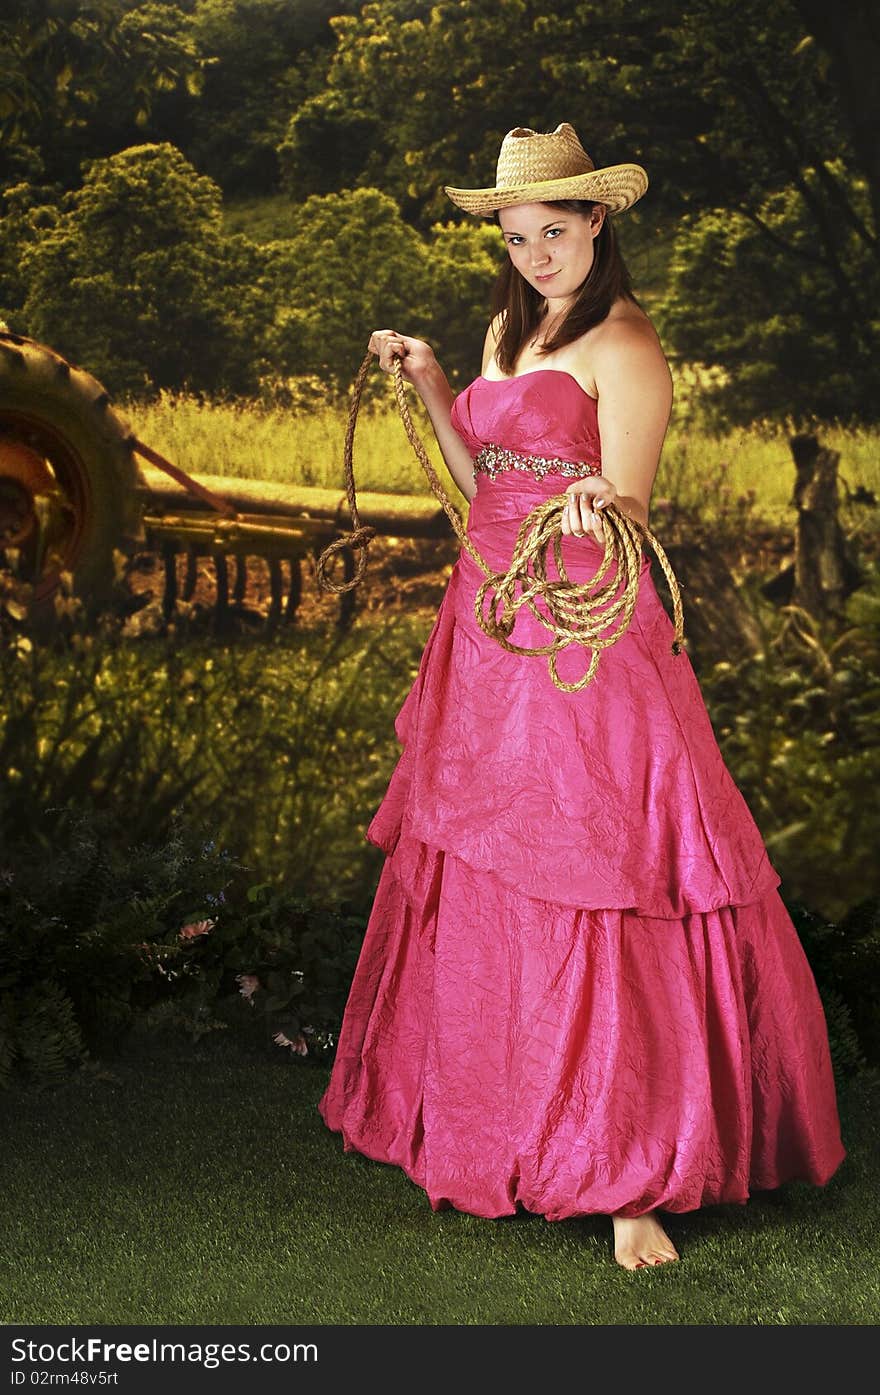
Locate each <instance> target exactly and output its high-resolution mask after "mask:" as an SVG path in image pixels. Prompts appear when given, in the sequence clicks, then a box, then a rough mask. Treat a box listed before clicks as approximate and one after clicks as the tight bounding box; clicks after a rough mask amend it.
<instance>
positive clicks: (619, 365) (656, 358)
mask: <svg viewBox="0 0 880 1395" xmlns="http://www.w3.org/2000/svg"><path fill="white" fill-rule="evenodd" d="M583 353H584V357H585V359H587V358H588V359H589V366H590V372H591V374H592V376H593V377H594V378H595V380H596V384H597V387H598V388H599V390H600V391H601V379H602V378H603V377H606V378H607V376H608V375H609V374H618V373H621V372H624V373H625V372H627V371H632V372H638V373H640V374H643V373H644V374H651V375H656V376H657V377H658V378H664V379H666V378H669V377H670V373H669V364H668V363H667V361H666V355H665V354H664V352H663V346H662V344H661V343H660V336H659V335H658V333H657V331H656V329H655V328H654V325H653V323H652V321H651V318H650V316H649V315H647V314H646V313H645V311H644V310H643V309H642V308H641V306H640V305H637V304H636V303H635V302H634V301H629V300H626V299H624V298H621V299H620V300H618V301H616V302H615V304H614V305H613V306H612V307H611V309H610V311H609V312H608V314H607V315H606V317H605V319H604V320H603V321H602V322H601V324H598V325H596V326H594V328H593V329H591V330H590V331H589V332H588V334H587V335H585V336H584V340H583Z"/></svg>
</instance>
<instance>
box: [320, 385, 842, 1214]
mask: <svg viewBox="0 0 880 1395" xmlns="http://www.w3.org/2000/svg"><path fill="white" fill-rule="evenodd" d="M452 419H453V423H454V425H455V427H456V429H457V430H458V432H459V433H460V435H461V436H462V437H463V439H464V440H465V441H466V442H467V444H468V446H469V447H470V449H471V451H472V453H473V454H476V452H477V451H478V450H479V449H480V447H481V446H482V445H485V444H487V443H489V442H494V443H496V444H500V445H504V446H508V447H510V448H512V449H514V450H517V451H522V452H525V453H528V454H536V455H545V456H556V457H559V458H561V459H564V460H568V461H578V462H591V463H595V464H598V463H599V461H600V442H599V433H598V422H597V413H596V404H595V401H594V399H593V398H591V397H589V396H588V395H587V394H586V393H585V392H584V391H583V389H582V388H581V387H580V385H579V384H578V383H577V381H576V380H575V379H574V378H572V377H571V376H570V375H568V374H566V373H562V372H560V371H559V370H553V369H540V370H537V371H534V372H530V373H528V374H525V375H521V376H520V377H517V378H512V379H503V380H489V379H486V378H478V379H476V380H475V381H474V382H473V383H471V384H470V386H469V387H468V388H466V389H465V391H464V392H462V393H461V394H460V395H459V396H458V397H457V398H456V400H455V403H454V405H453V413H452ZM584 473H585V474H586V473H588V472H587V471H586V470H585V471H584ZM569 483H570V477H568V476H565V475H562V474H560V473H558V472H556V473H552V474H548V475H546V476H545V477H544V478H543V479H540V478H538V477H537V476H536V474H534V473H531V474H530V473H526V472H524V471H522V470H519V469H508V470H506V471H504V472H502V473H499V474H497V475H496V476H495V478H494V479H493V478H490V477H489V476H488V475H485V474H482V473H481V474H480V475H479V476H478V490H477V494H476V497H475V498H474V500H473V502H472V504H471V508H470V516H469V519H468V531H469V535H470V537H471V538H472V540H473V542H474V543H475V545H476V547H477V549H478V551H479V552H480V553H481V554H482V555H483V557H484V558H485V559H486V561H487V562H488V563H489V564H490V565H491V566H493V567H495V568H497V569H498V570H501V571H504V570H505V569H506V567H507V566H508V565H509V562H510V557H511V554H512V550H513V544H514V541H515V538H516V534H517V530H518V527H519V524H520V523H521V521H522V519H523V517H524V516H525V515H526V514H527V513H528V512H529V511H530V509H532V508H533V507H534V505H535V504H536V503H538V502H539V501H541V500H543V499H547V498H549V497H551V496H553V495H556V494H560V493H562V492H563V491H564V490H565V487H566V485H567V484H569ZM601 556H602V549H601V548H600V547H599V545H598V543H596V542H595V540H593V539H592V538H566V539H565V540H564V542H563V557H564V560H565V564H566V568H567V570H568V573H569V576H570V577H572V579H577V580H583V579H587V578H589V577H590V576H592V575H593V574H594V573H595V571H596V568H597V566H598V564H599V561H600V560H601ZM651 565H652V564H651V559H650V557H649V556H648V554H647V553H643V555H642V570H641V576H640V588H639V598H638V602H637V605H636V609H635V613H634V616H633V620H632V623H631V625H630V628H629V630H628V631H627V633H626V635H625V636H624V638H623V639H622V640H620V641H619V642H618V643H617V644H615V645H614V646H612V647H611V648H610V649H606V650H604V651H603V653H602V656H601V658H600V661H599V668H598V673H597V675H596V677H595V678H594V680H593V681H592V682H591V683H590V684H588V685H587V687H586V688H584V689H582V690H581V691H579V692H575V693H565V692H562V691H560V690H559V689H558V688H556V687H555V686H554V684H553V682H552V680H551V678H550V674H549V671H548V668H547V659H546V658H545V657H534V658H531V657H522V656H519V655H515V654H510V653H507V652H506V651H505V650H503V649H502V648H501V647H500V646H499V645H498V644H497V643H496V642H495V641H494V640H491V639H489V638H487V637H486V636H485V635H484V634H483V632H482V631H481V630H480V628H479V625H478V624H477V621H476V618H475V615H474V597H475V595H476V591H477V589H478V587H479V585H480V583H481V582H482V580H483V574H482V572H481V571H480V570H479V568H478V567H477V566H476V564H475V563H474V562H473V560H472V559H471V558H470V556H469V555H468V554H467V553H466V552H465V551H464V550H462V552H461V554H460V556H459V558H458V561H457V562H456V565H455V567H454V568H453V572H452V575H451V577H450V580H449V585H448V588H447V590H446V592H445V594H444V597H443V600H442V602H441V605H440V608H439V611H438V614H437V618H436V621H435V623H434V627H433V629H432V631H431V634H430V636H429V638H428V641H427V643H426V645H425V649H424V652H423V655H422V659H421V663H420V667H419V673H418V676H417V678H416V680H415V683H414V684H413V687H412V689H411V690H410V692H409V694H408V696H407V698H406V700H405V702H404V703H403V706H402V708H401V709H400V712H399V713H398V716H397V719H396V722H395V731H396V733H397V736H398V738H399V740H400V742H401V744H402V747H403V750H402V754H401V756H400V759H399V761H398V764H397V766H396V768H395V770H394V773H393V775H392V778H391V782H390V785H389V787H388V791H387V794H386V796H385V798H384V800H383V801H382V804H381V805H380V807H379V809H378V811H377V812H376V814H375V816H374V817H373V819H372V822H371V823H370V825H369V827H368V829H367V834H366V836H367V838H368V839H369V840H370V841H371V842H373V843H375V844H377V845H378V846H379V847H381V848H382V849H383V850H384V852H385V853H386V860H385V863H384V866H383V869H382V874H381V877H380V880H379V884H378V888H377V891H376V896H375V901H374V904H373V908H372V913H371V916H370V920H369V924H368V927H367V931H366V936H365V939H364V943H363V947H362V950H361V954H360V958H359V961H358V965H357V969H356V971H355V975H354V979H353V982H352V985H351V991H350V994H349V998H348V1002H347V1005H346V1010H345V1017H344V1021H343V1024H342V1028H341V1032H340V1036H339V1041H338V1046H337V1051H336V1057H335V1062H334V1065H333V1070H332V1073H331V1077H330V1082H329V1084H328V1086H327V1090H326V1092H325V1093H324V1095H323V1097H322V1099H321V1101H320V1104H319V1106H318V1108H319V1110H320V1113H321V1116H322V1118H323V1119H324V1121H325V1123H326V1124H327V1125H328V1127H329V1128H331V1129H334V1130H336V1131H338V1132H340V1133H341V1134H342V1138H343V1142H344V1148H345V1151H346V1152H348V1151H351V1150H357V1151H358V1152H360V1153H362V1154H365V1155H366V1156H368V1157H370V1158H374V1159H377V1160H379V1161H381V1162H387V1163H394V1164H396V1165H397V1166H399V1167H401V1168H402V1169H403V1170H404V1171H405V1172H406V1174H407V1175H408V1176H409V1177H410V1178H411V1180H412V1181H413V1182H415V1183H417V1184H418V1186H420V1187H422V1188H423V1189H424V1190H425V1192H426V1193H427V1196H428V1198H429V1200H430V1204H431V1206H432V1207H433V1208H434V1210H439V1209H441V1208H443V1207H447V1206H454V1207H456V1208H458V1209H459V1210H461V1211H466V1212H470V1213H472V1214H474V1215H478V1216H486V1217H495V1216H502V1215H508V1214H511V1213H513V1212H515V1211H516V1210H517V1206H518V1205H521V1206H523V1207H525V1208H526V1209H527V1210H529V1211H534V1212H537V1213H539V1214H542V1215H544V1216H545V1217H546V1218H547V1219H548V1220H561V1219H563V1218H565V1217H568V1216H576V1215H582V1214H584V1213H589V1212H604V1213H609V1214H610V1213H612V1212H621V1213H622V1214H624V1215H627V1216H637V1215H641V1214H642V1213H644V1212H646V1211H649V1210H651V1209H652V1208H653V1207H656V1206H660V1207H663V1208H665V1209H666V1210H667V1211H691V1210H694V1209H696V1208H697V1207H700V1206H706V1205H711V1204H715V1203H720V1202H745V1201H746V1200H747V1199H748V1196H749V1192H750V1189H751V1188H772V1187H776V1186H778V1185H780V1184H781V1183H782V1182H785V1181H789V1180H794V1179H801V1180H804V1181H809V1182H812V1183H815V1184H817V1185H822V1184H824V1183H826V1182H827V1181H828V1179H829V1178H830V1177H831V1175H832V1174H833V1173H834V1172H835V1171H836V1169H837V1168H838V1166H839V1165H840V1163H841V1161H842V1160H843V1158H844V1157H845V1156H846V1154H845V1150H844V1148H843V1145H842V1143H841V1137H840V1124H839V1119H838V1113H837V1103H836V1097H835V1087H834V1079H833V1075H832V1069H831V1060H830V1054H829V1047H828V1036H827V1027H826V1022H825V1017H824V1013H823V1009H822V1004H821V1001H820V998H819V994H818V991H817V989H816V984H815V980H814V978H813V975H812V972H811V970H810V967H809V964H808V962H807V959H806V956H805V954H804V951H803V949H802V947H801V944H800V941H799V939H798V936H797V932H796V931H795V928H794V926H793V924H792V922H791V919H790V917H789V916H788V914H787V912H786V910H785V906H784V904H783V902H782V900H781V898H780V896H779V893H778V890H777V887H778V886H779V883H780V877H779V875H778V874H777V872H776V871H775V869H774V868H773V866H772V865H771V863H770V861H769V859H768V856H767V852H766V849H765V847H764V844H763V842H762V839H761V835H760V833H759V831H758V829H757V827H756V825H755V822H754V820H753V818H752V816H751V814H750V812H749V809H748V806H747V805H746V803H745V800H744V799H743V797H742V795H741V794H740V792H739V790H738V789H737V787H736V785H735V784H734V782H733V779H732V778H731V775H730V773H729V772H728V770H727V768H726V766H725V764H724V761H723V760H722V757H721V753H720V751H719V749H718V745H717V742H716V740H715V736H714V732H713V729H712V726H711V723H710V721H709V716H708V713H707V711H706V707H705V704H704V702H703V698H702V694H701V692H700V689H699V686H698V683H697V680H696V676H695V674H694V671H693V668H692V666H691V663H690V660H689V658H688V656H687V654H686V653H685V652H682V653H680V654H678V655H674V654H673V653H672V649H671V645H672V636H673V627H672V623H671V621H670V620H669V618H668V616H667V615H666V612H665V610H664V609H663V606H662V605H661V603H660V599H659V597H658V595H657V592H656V590H655V586H654V581H653V578H652V574H651ZM549 572H550V574H551V575H557V574H558V573H557V572H556V569H555V567H554V565H553V562H552V557H551V559H550V567H549ZM683 580H684V581H686V578H683ZM686 621H687V617H686V616H685V623H686ZM512 638H513V639H514V641H515V642H516V643H523V644H542V643H546V642H547V632H546V630H543V629H542V627H541V626H540V624H539V622H538V620H537V619H536V618H535V617H534V616H532V615H531V614H530V613H529V612H528V610H527V608H525V607H524V608H523V609H522V610H520V611H519V612H518V617H517V623H516V627H515V629H514V631H513V636H512ZM588 657H589V655H588V653H587V652H586V651H584V650H581V649H579V648H578V646H576V645H572V646H570V648H569V649H566V650H564V651H563V652H562V653H561V654H560V656H559V672H560V675H561V676H562V677H563V678H565V679H567V680H571V679H573V678H575V677H577V676H579V675H580V674H582V673H583V672H584V669H585V666H586V660H587V659H588Z"/></svg>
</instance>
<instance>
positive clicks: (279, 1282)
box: [0, 1033, 880, 1325]
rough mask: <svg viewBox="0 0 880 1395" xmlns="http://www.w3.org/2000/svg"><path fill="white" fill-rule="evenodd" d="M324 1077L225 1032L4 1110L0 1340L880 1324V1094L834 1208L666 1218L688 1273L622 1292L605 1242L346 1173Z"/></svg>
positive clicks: (874, 1096)
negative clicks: (396, 1328) (10, 1329)
mask: <svg viewBox="0 0 880 1395" xmlns="http://www.w3.org/2000/svg"><path fill="white" fill-rule="evenodd" d="M328 1074H329V1070H328V1068H327V1067H318V1066H314V1067H310V1066H309V1065H308V1064H305V1063H303V1062H301V1061H299V1060H296V1061H295V1060H293V1059H292V1058H291V1057H290V1055H289V1053H286V1054H284V1053H281V1052H279V1053H278V1055H277V1056H275V1055H271V1054H270V1055H266V1054H265V1053H264V1052H262V1051H260V1050H257V1049H256V1048H255V1047H253V1046H251V1045H248V1044H246V1043H245V1042H244V1041H243V1040H242V1039H241V1038H236V1037H233V1036H232V1035H231V1033H230V1034H229V1035H226V1034H224V1033H215V1034H214V1035H212V1036H210V1037H208V1038H205V1039H204V1040H203V1041H202V1042H201V1043H200V1044H199V1045H198V1046H189V1045H186V1044H184V1043H183V1042H182V1041H180V1040H179V1039H178V1040H176V1041H175V1040H172V1039H171V1038H165V1039H160V1038H159V1037H147V1038H145V1039H144V1040H143V1041H142V1042H140V1043H133V1044H132V1045H131V1046H129V1048H128V1049H127V1050H126V1052H125V1053H124V1054H123V1055H122V1056H121V1057H120V1058H119V1059H117V1060H114V1061H112V1062H106V1063H102V1065H101V1066H100V1067H99V1068H97V1069H94V1068H93V1069H91V1070H86V1071H84V1072H80V1073H79V1074H77V1075H75V1076H71V1077H70V1078H69V1080H67V1081H65V1082H64V1083H63V1084H62V1085H60V1086H59V1087H57V1088H55V1089H52V1090H49V1091H46V1092H43V1093H36V1092H33V1091H28V1090H25V1089H24V1088H23V1086H22V1085H16V1086H15V1087H13V1088H12V1089H11V1090H9V1091H7V1092H5V1094H3V1095H2V1096H0V1111H2V1113H3V1115H4V1116H5V1118H4V1124H5V1128H4V1137H5V1138H6V1139H7V1140H8V1141H7V1143H6V1146H5V1148H4V1150H3V1155H2V1159H0V1179H2V1190H3V1196H4V1206H3V1219H2V1223H0V1225H2V1233H3V1239H2V1244H0V1292H2V1294H3V1298H2V1309H0V1321H2V1322H3V1323H6V1324H8V1323H26V1324H40V1325H48V1324H65V1323H76V1324H87V1323H105V1324H140V1323H143V1324H177V1323H192V1324H205V1323H206V1324H255V1325H256V1324H308V1323H322V1324H323V1323H343V1324H348V1323H362V1324H370V1325H374V1324H375V1325H381V1324H392V1325H409V1324H421V1323H425V1324H432V1325H433V1324H483V1323H484V1324H490V1325H497V1324H514V1325H533V1324H564V1325H568V1324H588V1325H595V1324H615V1323H623V1324H673V1325H675V1324H694V1323H696V1324H748V1325H764V1324H768V1325H787V1324H804V1323H810V1324H859V1325H862V1324H873V1323H876V1322H877V1321H878V1319H880V1266H878V1249H877V1234H878V1230H880V1187H878V1157H877V1149H876V1136H877V1126H876V1119H877V1115H878V1107H880V1079H875V1078H873V1077H871V1076H867V1077H864V1078H862V1079H861V1080H852V1081H848V1082H846V1083H845V1085H844V1086H842V1087H841V1090H840V1094H839V1103H840V1112H841V1120H842V1125H843V1137H844V1142H845V1144H846V1147H847V1149H848V1153H849V1156H848V1157H847V1159H846V1160H845V1162H844V1163H843V1165H842V1166H841V1168H840V1169H839V1171H838V1173H837V1175H836V1176H835V1177H834V1178H833V1179H832V1180H831V1182H830V1183H829V1185H828V1186H827V1187H826V1188H824V1189H822V1188H815V1187H811V1186H809V1185H807V1184H805V1183H799V1182H793V1183H789V1184H788V1185H787V1186H785V1187H783V1188H782V1189H781V1190H780V1192H779V1193H778V1194H773V1195H764V1196H760V1197H758V1196H756V1197H754V1198H752V1199H751V1200H750V1201H749V1203H748V1205H747V1206H721V1207H712V1208H707V1209H705V1210H702V1211H694V1212H690V1213H688V1214H685V1215H682V1216H667V1215H665V1214H664V1217H663V1219H664V1224H666V1225H667V1227H668V1229H669V1233H670V1235H671V1237H672V1239H673V1241H674V1242H675V1245H676V1247H677V1248H678V1250H679V1253H680V1255H681V1261H680V1262H679V1263H677V1264H668V1265H663V1266H659V1267H658V1268H656V1269H642V1270H639V1271H637V1272H627V1271H625V1270H623V1269H622V1268H621V1267H620V1266H619V1265H617V1264H615V1262H614V1260H613V1258H612V1253H611V1246H610V1238H611V1222H610V1220H609V1219H608V1217H607V1216H599V1215H597V1216H592V1217H585V1218H582V1219H577V1220H568V1221H562V1222H553V1223H551V1222H547V1221H545V1220H544V1219H543V1217H541V1216H535V1215H530V1214H528V1213H525V1212H521V1213H520V1214H519V1215H517V1216H516V1217H509V1218H505V1219H503V1220H496V1221H490V1220H483V1219H480V1218H478V1217H475V1216H468V1215H464V1214H462V1213H460V1212H457V1211H453V1210H447V1211H442V1212H437V1213H435V1212H432V1211H431V1209H430V1206H429V1203H428V1201H427V1198H426V1196H425V1195H424V1193H423V1192H422V1191H421V1190H420V1189H419V1188H418V1187H416V1186H415V1185H414V1184H413V1183H411V1182H410V1181H409V1179H408V1178H407V1177H406V1176H405V1175H404V1173H403V1172H401V1171H400V1170H399V1169H397V1168H394V1167H390V1166H387V1165H383V1164H381V1163H376V1162H372V1161H370V1160H369V1159H366V1158H363V1157H361V1156H360V1155H358V1154H355V1153H349V1154H344V1153H343V1151H342V1143H341V1139H340V1137H339V1135H338V1134H334V1133H330V1131H329V1130H327V1129H326V1128H325V1126H324V1124H323V1122H322V1121H321V1119H320V1117H319V1115H318V1114H317V1111H316V1105H317V1102H318V1099H319V1097H320V1095H321V1093H322V1091H323V1089H324V1087H325V1084H326V1080H327V1077H328Z"/></svg>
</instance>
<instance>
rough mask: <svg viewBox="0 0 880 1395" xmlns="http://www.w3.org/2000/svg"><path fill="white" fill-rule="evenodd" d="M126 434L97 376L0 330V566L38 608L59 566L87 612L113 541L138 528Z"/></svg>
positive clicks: (107, 589) (105, 577)
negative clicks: (25, 586) (24, 586)
mask: <svg viewBox="0 0 880 1395" xmlns="http://www.w3.org/2000/svg"><path fill="white" fill-rule="evenodd" d="M132 444H133V436H132V434H131V432H130V431H129V429H128V427H127V425H126V424H125V422H124V421H123V420H122V419H121V418H120V417H119V416H117V415H116V413H115V412H114V411H113V410H112V408H111V406H110V398H109V395H108V394H107V392H106V391H105V390H104V388H103V387H102V386H101V384H100V383H99V382H97V380H96V379H95V378H93V377H91V375H90V374H88V373H86V372H84V371H83V370H82V369H79V368H76V367H75V366H74V365H73V364H70V363H68V362H67V361H66V360H65V359H63V358H62V357H61V355H60V354H57V353H55V352H54V350H52V349H50V348H47V346H46V345H45V344H38V343H37V342H36V341H35V340H33V339H26V338H23V337H22V336H21V335H17V334H10V333H8V332H2V333H0V565H2V566H5V567H6V568H7V569H9V570H11V571H12V572H14V574H15V575H16V577H17V578H18V579H19V580H21V581H25V582H29V583H30V584H32V586H33V588H34V589H33V592H32V606H33V607H34V609H37V608H39V607H40V606H42V605H45V602H46V601H47V600H49V599H50V598H51V597H52V595H53V593H54V592H55V591H56V590H57V588H58V585H59V582H60V580H61V574H62V572H65V571H68V572H70V573H72V576H73V590H74V594H75V595H77V596H80V597H81V598H82V599H83V601H84V602H85V603H86V604H87V606H88V607H89V608H90V609H94V608H96V607H97V608H99V607H100V605H101V603H102V601H104V600H106V599H107V598H108V597H109V596H110V593H111V591H112V587H113V582H114V575H115V569H114V559H113V552H114V548H120V549H122V550H126V549H127V548H128V547H129V546H130V545H131V544H132V543H134V542H135V541H136V540H137V539H138V538H139V536H140V535H141V532H140V530H141V523H140V499H139V496H138V494H137V493H136V484H137V480H138V470H137V464H136V462H135V459H134V454H133V450H132Z"/></svg>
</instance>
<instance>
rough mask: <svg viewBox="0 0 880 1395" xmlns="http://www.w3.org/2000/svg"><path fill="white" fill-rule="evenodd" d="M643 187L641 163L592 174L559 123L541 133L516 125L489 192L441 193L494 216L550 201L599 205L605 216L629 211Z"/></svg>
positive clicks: (580, 150)
mask: <svg viewBox="0 0 880 1395" xmlns="http://www.w3.org/2000/svg"><path fill="white" fill-rule="evenodd" d="M647 187H648V176H647V174H646V173H645V171H644V170H643V169H642V167H641V165H607V166H606V167H605V169H601V170H597V169H596V166H595V165H594V164H593V162H592V160H591V159H590V157H589V155H588V154H587V152H586V150H584V147H583V146H582V145H581V143H580V141H579V140H578V138H577V133H576V132H575V129H574V127H573V126H570V125H569V124H568V122H567V121H563V122H562V123H561V124H560V125H559V126H557V127H556V130H555V131H549V132H547V133H546V134H545V133H544V132H542V131H532V130H530V129H529V128H528V126H517V127H516V128H515V129H514V130H512V131H508V132H507V135H506V136H505V137H504V140H503V141H502V143H501V152H500V154H499V156H498V168H497V170H496V174H495V188H494V189H454V188H450V186H449V185H444V186H443V188H444V193H446V194H448V195H449V197H450V198H451V199H452V202H453V203H455V204H458V206H459V208H463V209H464V210H465V212H466V213H494V211H495V210H496V209H497V208H510V207H511V206H512V205H513V204H517V203H553V202H554V201H555V200H556V199H589V200H590V201H592V202H593V203H604V204H605V205H606V207H607V209H608V212H609V213H622V212H623V210H624V209H625V208H631V207H632V205H633V204H634V203H635V202H636V200H637V199H640V198H641V197H642V194H643V193H644V192H645V190H646V189H647Z"/></svg>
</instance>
